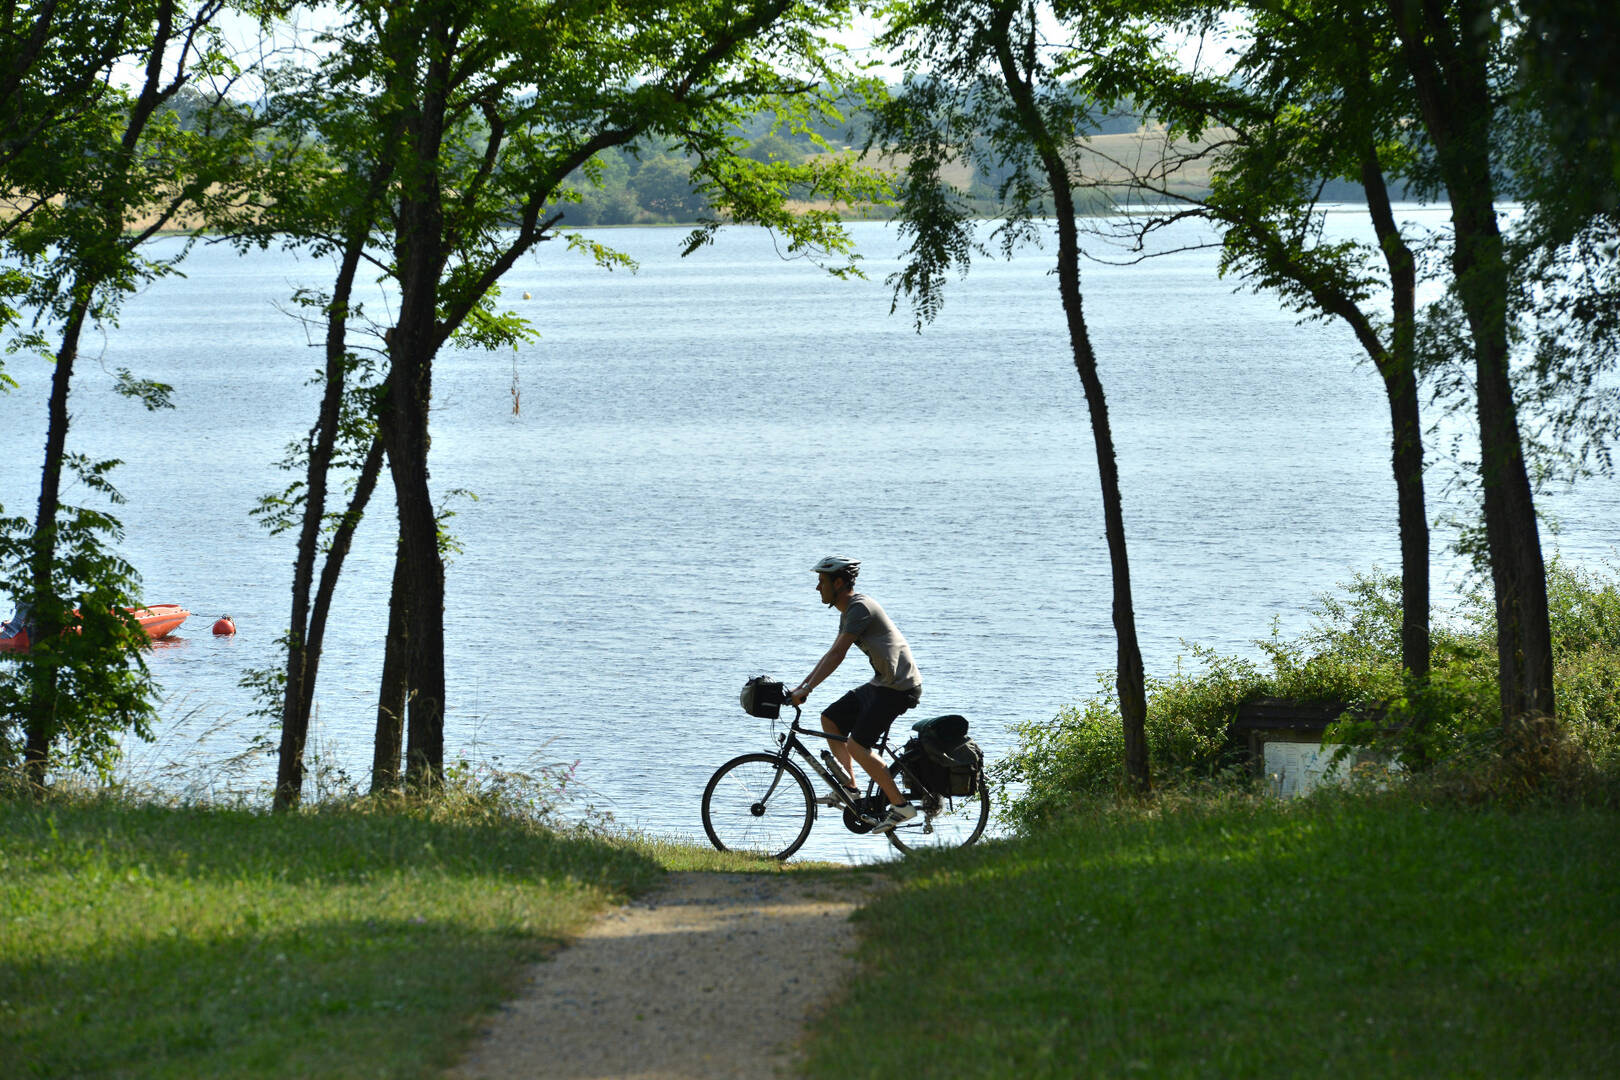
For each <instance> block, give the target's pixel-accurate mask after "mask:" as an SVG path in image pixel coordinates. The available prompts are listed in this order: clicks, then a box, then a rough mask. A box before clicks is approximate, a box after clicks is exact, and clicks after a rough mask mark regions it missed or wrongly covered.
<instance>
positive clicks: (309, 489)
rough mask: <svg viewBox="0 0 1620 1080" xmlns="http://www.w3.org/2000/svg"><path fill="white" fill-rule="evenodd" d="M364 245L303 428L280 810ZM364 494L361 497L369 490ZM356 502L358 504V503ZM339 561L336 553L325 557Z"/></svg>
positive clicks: (311, 673)
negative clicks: (312, 412)
mask: <svg viewBox="0 0 1620 1080" xmlns="http://www.w3.org/2000/svg"><path fill="white" fill-rule="evenodd" d="M364 250H365V237H364V236H363V235H362V236H360V237H359V238H351V239H350V240H349V241H348V243H347V244H346V245H345V248H344V251H343V259H342V262H341V263H340V264H339V267H338V273H337V277H336V280H335V283H334V285H333V289H332V300H331V303H330V304H328V305H327V309H326V365H325V372H324V375H325V382H324V385H325V392H324V393H323V394H322V396H321V408H320V413H319V414H318V417H317V419H316V421H315V428H314V430H313V431H311V432H310V437H309V441H308V450H307V455H308V456H307V460H306V461H305V471H304V523H303V527H302V528H301V529H300V530H299V533H298V548H297V554H296V556H295V557H294V560H293V583H292V614H291V616H290V618H289V620H288V623H287V681H286V685H285V686H284V687H283V688H282V691H283V696H282V703H281V746H280V751H279V754H278V759H277V764H276V792H275V799H274V803H273V806H274V809H276V810H287V809H290V808H291V807H293V806H296V805H297V804H298V801H299V799H300V798H302V796H303V788H304V745H305V743H306V742H307V741H308V738H309V719H310V710H311V707H312V703H313V702H314V699H315V678H316V675H317V673H318V671H319V668H320V661H321V650H320V643H319V642H318V641H311V635H310V629H311V628H310V625H309V621H310V620H309V606H310V592H311V589H312V587H313V585H314V579H315V561H316V559H317V558H318V557H319V555H320V544H321V528H322V526H323V525H324V524H325V520H326V486H327V485H326V482H327V476H328V474H329V473H330V472H331V469H332V456H333V453H334V450H335V448H336V446H337V439H338V426H339V424H340V423H341V422H342V413H343V397H344V394H345V392H346V391H347V389H348V363H347V361H348V344H347V341H348V311H349V299H350V296H351V294H352V292H353V287H354V277H355V272H356V270H357V269H358V267H359V265H360V257H361V255H362V253H363V252H364ZM366 494H367V495H368V496H369V495H370V491H369V490H368V491H367V492H366ZM362 505H363V504H362ZM334 555H335V556H336V558H337V561H338V563H339V564H341V562H342V558H343V556H342V554H339V553H337V552H336V551H335V550H334V552H332V553H331V554H329V555H328V556H327V566H328V568H330V567H331V565H332V559H333V556H334Z"/></svg>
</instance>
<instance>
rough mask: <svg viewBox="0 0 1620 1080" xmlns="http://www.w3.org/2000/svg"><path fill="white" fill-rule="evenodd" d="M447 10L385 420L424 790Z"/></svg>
mask: <svg viewBox="0 0 1620 1080" xmlns="http://www.w3.org/2000/svg"><path fill="white" fill-rule="evenodd" d="M441 19H442V16H441V15H434V16H432V17H431V18H430V23H431V24H432V25H430V26H428V27H427V28H426V30H425V37H426V38H427V39H428V40H430V41H437V42H440V43H441V44H443V45H444V47H442V48H438V49H434V50H432V51H431V52H430V59H429V61H428V65H427V71H426V73H425V74H424V76H423V80H422V85H421V87H420V88H419V89H417V90H415V91H414V92H415V93H417V94H419V95H420V97H419V105H418V107H417V109H416V110H415V111H414V112H413V113H412V114H411V115H410V117H409V119H408V120H407V124H406V128H407V135H406V138H407V144H408V146H409V150H408V151H407V153H408V157H407V160H406V165H405V167H404V170H403V172H404V175H403V176H402V178H401V179H402V181H403V182H402V188H401V190H402V195H401V197H400V202H399V211H398V218H397V225H396V229H395V245H394V246H395V251H396V252H397V254H398V264H399V282H400V296H399V321H398V323H396V324H395V326H394V332H393V343H392V345H391V347H390V350H389V356H390V360H391V366H390V369H389V380H388V394H387V402H386V404H385V408H384V410H383V417H384V422H383V425H382V430H383V435H384V439H385V445H386V446H387V449H388V465H389V469H390V471H391V472H392V474H393V478H394V498H395V502H396V504H397V506H398V509H399V531H400V545H401V549H402V556H403V558H404V575H403V576H404V581H403V585H404V589H405V595H406V596H407V597H408V598H409V602H408V605H407V610H406V626H407V631H406V638H407V641H408V648H407V649H406V657H407V664H406V676H405V681H406V684H407V685H408V687H409V702H408V706H407V714H406V715H407V727H406V747H405V776H406V781H407V782H408V783H410V784H412V785H413V786H415V787H417V788H419V789H424V788H431V787H435V786H437V785H438V783H439V782H440V780H442V779H443V776H444V561H443V558H442V557H441V555H440V552H439V522H438V515H437V513H436V512H435V511H434V507H433V499H432V495H431V493H430V491H429V488H428V447H429V438H428V411H429V407H430V405H431V403H432V399H433V356H434V354H435V353H436V352H437V351H438V346H439V333H438V330H439V327H438V321H437V317H438V286H439V279H440V277H441V275H442V274H443V272H444V266H445V259H446V254H445V253H446V250H447V241H446V238H445V221H444V204H443V190H442V188H441V185H440V180H439V173H438V157H439V145H440V143H441V142H442V140H443V135H444V123H445V93H446V86H447V84H448V79H449V70H448V65H449V58H450V55H451V52H452V50H451V49H450V47H449V45H448V38H449V34H448V32H447V31H446V29H445V28H444V26H443V25H442V23H441V21H440V20H441Z"/></svg>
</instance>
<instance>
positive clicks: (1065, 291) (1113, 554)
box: [995, 5, 1153, 794]
mask: <svg viewBox="0 0 1620 1080" xmlns="http://www.w3.org/2000/svg"><path fill="white" fill-rule="evenodd" d="M1012 11H1013V7H1012V6H1011V5H1009V6H1007V7H1005V8H1003V9H1002V11H1001V12H1000V13H999V14H998V21H997V23H996V30H997V33H996V36H995V46H996V57H997V59H998V61H999V62H1000V65H1001V72H1002V79H1003V81H1004V83H1005V84H1006V86H1007V90H1008V92H1009V93H1010V94H1011V95H1012V99H1013V104H1014V106H1015V108H1016V109H1017V110H1018V116H1019V123H1020V125H1021V126H1022V127H1023V128H1024V130H1025V131H1026V132H1027V133H1028V134H1029V136H1030V138H1031V140H1032V141H1033V142H1034V143H1035V145H1036V146H1037V147H1038V148H1039V150H1040V154H1041V160H1042V163H1043V165H1044V166H1045V170H1046V176H1047V182H1048V186H1049V187H1050V188H1051V192H1052V204H1053V212H1054V215H1055V216H1056V218H1057V231H1058V291H1059V293H1060V294H1061V295H1062V298H1063V312H1064V315H1065V317H1066V319H1067V322H1068V327H1069V344H1070V345H1071V347H1072V348H1073V350H1074V367H1075V371H1076V372H1078V373H1079V375H1080V384H1081V386H1082V387H1083V388H1084V390H1085V395H1086V405H1087V406H1088V408H1089V409H1090V413H1091V434H1092V439H1093V441H1094V442H1095V445H1096V453H1097V476H1098V480H1099V481H1100V483H1101V485H1102V500H1103V521H1104V532H1105V533H1106V535H1107V539H1108V561H1109V567H1110V569H1111V571H1112V574H1113V583H1114V603H1113V613H1114V636H1115V638H1116V639H1117V642H1118V655H1117V670H1116V675H1115V686H1116V687H1117V690H1118V693H1119V712H1120V719H1121V721H1122V723H1123V727H1124V733H1125V777H1126V782H1127V783H1128V784H1129V786H1130V787H1131V788H1132V789H1133V790H1135V791H1136V792H1138V793H1141V794H1146V793H1147V792H1149V791H1151V790H1152V788H1153V775H1152V770H1151V767H1150V765H1149V762H1148V750H1147V690H1146V680H1145V677H1144V673H1143V670H1142V651H1141V648H1140V646H1139V645H1138V644H1137V640H1136V610H1135V606H1134V604H1133V602H1132V599H1131V568H1130V559H1129V556H1128V554H1127V552H1126V547H1125V514H1124V507H1123V501H1122V499H1121V497H1120V490H1119V467H1118V464H1117V462H1116V460H1115V456H1114V436H1113V430H1112V428H1111V427H1110V425H1109V422H1108V402H1107V399H1106V398H1105V397H1104V395H1103V387H1102V379H1101V377H1100V376H1099V375H1098V373H1097V357H1096V354H1095V353H1094V352H1093V351H1092V348H1091V337H1090V334H1089V332H1088V331H1087V328H1086V320H1085V313H1084V310H1083V307H1082V298H1081V293H1080V237H1079V231H1078V229H1077V228H1076V226H1075V222H1074V198H1073V194H1072V186H1071V183H1070V179H1069V170H1068V166H1067V165H1065V164H1064V161H1063V157H1062V154H1061V153H1060V152H1059V151H1058V148H1057V145H1056V142H1055V140H1054V138H1053V136H1052V133H1051V132H1050V131H1048V130H1047V127H1046V122H1045V119H1044V118H1043V117H1042V116H1041V113H1040V107H1039V105H1038V103H1037V102H1036V100H1035V94H1034V91H1033V88H1032V87H1031V85H1030V83H1029V82H1028V80H1027V79H1026V78H1025V77H1024V76H1023V75H1022V74H1021V73H1020V72H1019V69H1018V65H1017V61H1016V60H1015V59H1014V57H1013V51H1012V43H1011V40H1010V35H1009V25H1010V21H1011V15H1012Z"/></svg>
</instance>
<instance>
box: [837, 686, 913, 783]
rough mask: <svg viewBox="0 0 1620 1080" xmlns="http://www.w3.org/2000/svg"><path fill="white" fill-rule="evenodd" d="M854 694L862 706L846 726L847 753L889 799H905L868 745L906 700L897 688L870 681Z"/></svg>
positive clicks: (907, 704) (881, 733)
mask: <svg viewBox="0 0 1620 1080" xmlns="http://www.w3.org/2000/svg"><path fill="white" fill-rule="evenodd" d="M856 693H857V694H859V695H860V698H861V705H862V709H861V715H860V718H859V719H858V720H857V721H856V722H855V724H854V725H853V726H852V727H851V728H850V735H849V751H850V755H851V756H852V757H854V759H855V760H856V761H858V762H860V765H861V768H863V769H865V770H866V772H867V775H869V776H870V777H871V778H872V779H873V780H876V781H877V784H878V787H880V788H882V789H883V794H884V796H885V797H886V798H887V799H888V800H889V802H890V803H892V804H893V805H895V806H899V805H900V804H901V803H903V802H905V801H906V797H905V796H904V795H902V794H901V793H900V787H899V785H898V784H896V783H895V782H894V777H893V775H891V774H890V772H889V769H888V766H886V765H884V764H883V761H882V760H881V759H880V758H879V757H878V756H877V755H876V754H874V753H872V747H874V746H876V745H877V744H878V743H879V742H880V741H881V740H882V739H883V736H884V734H885V733H886V732H887V731H888V730H889V725H891V724H893V723H894V719H895V717H897V716H899V715H900V714H901V713H903V712H905V711H906V710H907V709H908V708H910V707H911V705H910V702H909V701H908V700H907V699H906V696H905V695H904V694H902V693H900V692H899V691H896V690H887V689H883V688H881V687H877V686H873V685H872V684H871V683H867V684H866V685H865V686H863V687H861V688H860V689H859V690H858V691H856Z"/></svg>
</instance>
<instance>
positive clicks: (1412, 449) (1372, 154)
mask: <svg viewBox="0 0 1620 1080" xmlns="http://www.w3.org/2000/svg"><path fill="white" fill-rule="evenodd" d="M1361 186H1362V188H1363V189H1364V190H1365V191H1366V193H1367V210H1368V213H1369V214H1370V215H1371V216H1372V220H1373V231H1374V232H1375V233H1376V234H1377V236H1378V244H1379V247H1380V248H1382V249H1383V252H1384V260H1385V263H1386V264H1387V265H1388V267H1389V280H1390V294H1391V295H1390V307H1391V314H1392V319H1391V324H1392V333H1391V337H1392V340H1391V342H1390V345H1389V348H1388V350H1386V351H1383V352H1382V354H1381V357H1380V356H1374V360H1375V361H1378V373H1379V375H1381V376H1382V377H1383V380H1384V394H1385V397H1386V398H1387V399H1388V401H1389V424H1390V448H1391V454H1390V458H1391V465H1392V467H1393V468H1394V471H1395V499H1396V506H1397V518H1398V520H1399V522H1400V534H1401V666H1402V667H1404V668H1405V669H1406V671H1407V673H1408V674H1409V675H1410V677H1411V678H1412V679H1413V680H1414V681H1416V682H1418V683H1422V682H1424V681H1426V680H1427V679H1428V677H1429V665H1430V633H1429V519H1428V511H1427V509H1426V507H1425V498H1424V491H1423V421H1422V413H1421V409H1420V407H1419V405H1418V383H1417V364H1416V360H1415V356H1414V349H1415V338H1416V327H1417V315H1416V305H1417V266H1416V261H1415V260H1414V259H1413V257H1412V252H1411V249H1410V248H1408V247H1407V246H1406V242H1405V240H1403V239H1402V237H1401V231H1400V228H1399V226H1398V225H1397V224H1396V223H1395V213H1394V210H1393V208H1392V207H1391V206H1390V202H1389V188H1388V186H1387V185H1386V184H1385V183H1384V172H1383V168H1382V167H1381V166H1380V164H1379V161H1378V153H1377V151H1376V150H1375V149H1374V148H1373V147H1370V146H1369V147H1368V148H1367V150H1366V151H1365V153H1364V154H1363V158H1362V168H1361Z"/></svg>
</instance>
